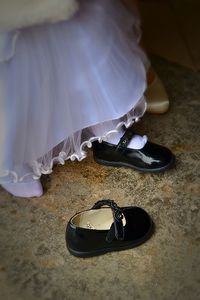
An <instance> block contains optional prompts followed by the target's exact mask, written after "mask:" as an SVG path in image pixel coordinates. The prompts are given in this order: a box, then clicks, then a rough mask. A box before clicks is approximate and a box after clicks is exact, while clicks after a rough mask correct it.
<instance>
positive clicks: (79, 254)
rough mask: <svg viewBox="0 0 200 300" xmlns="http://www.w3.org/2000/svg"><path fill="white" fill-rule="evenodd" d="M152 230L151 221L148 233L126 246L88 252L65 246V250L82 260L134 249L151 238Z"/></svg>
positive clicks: (153, 228)
mask: <svg viewBox="0 0 200 300" xmlns="http://www.w3.org/2000/svg"><path fill="white" fill-rule="evenodd" d="M154 230H155V225H154V223H153V221H151V227H150V229H149V231H148V232H147V233H146V234H145V236H143V237H142V238H141V239H138V240H136V241H134V242H132V243H130V244H129V245H126V246H121V247H113V248H102V249H98V250H94V251H88V252H81V251H76V250H73V249H70V248H69V247H68V246H67V249H68V251H69V252H70V254H72V255H74V256H76V257H82V258H87V257H93V256H99V255H103V254H106V253H109V252H116V251H123V250H129V249H133V248H136V247H138V246H140V245H142V244H144V243H145V242H146V241H148V240H149V239H150V238H151V236H152V235H153V233H154Z"/></svg>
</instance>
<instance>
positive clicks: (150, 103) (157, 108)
mask: <svg viewBox="0 0 200 300" xmlns="http://www.w3.org/2000/svg"><path fill="white" fill-rule="evenodd" d="M145 96H146V99H147V112H148V113H151V114H164V113H166V112H167V111H168V109H169V98H168V95H167V92H166V89H165V87H164V85H163V83H162V81H161V80H160V78H159V77H158V75H157V74H155V79H154V80H153V82H152V83H151V84H150V85H149V86H148V87H147V90H146V92H145Z"/></svg>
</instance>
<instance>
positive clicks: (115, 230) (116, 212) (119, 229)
mask: <svg viewBox="0 0 200 300" xmlns="http://www.w3.org/2000/svg"><path fill="white" fill-rule="evenodd" d="M102 206H109V207H110V208H111V210H112V214H113V223H112V225H111V227H110V230H109V232H108V234H107V236H106V241H107V242H112V241H113V240H114V238H116V239H117V240H123V239H124V226H123V222H122V219H123V213H122V209H121V208H120V207H119V206H118V205H117V204H116V203H115V202H114V201H113V200H100V201H97V202H96V203H95V204H94V206H93V207H92V209H99V208H101V207H102Z"/></svg>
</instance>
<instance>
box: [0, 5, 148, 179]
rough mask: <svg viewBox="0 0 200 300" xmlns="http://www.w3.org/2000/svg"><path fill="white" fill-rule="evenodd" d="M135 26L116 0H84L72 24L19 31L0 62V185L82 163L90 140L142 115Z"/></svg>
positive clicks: (141, 65)
mask: <svg viewBox="0 0 200 300" xmlns="http://www.w3.org/2000/svg"><path fill="white" fill-rule="evenodd" d="M138 28H139V19H138V16H137V14H135V16H133V15H131V14H129V12H128V11H127V10H126V8H124V7H123V6H122V5H121V3H120V1H119V0H101V1H99V0H82V1H80V11H79V12H78V13H77V14H76V15H75V16H74V17H73V18H72V19H71V20H69V21H65V22H60V23H57V24H55V25H43V26H38V27H31V28H27V29H23V30H21V31H20V33H19V34H18V38H17V41H16V43H15V52H14V53H13V56H12V57H11V58H10V59H9V60H7V61H4V62H2V63H1V64H0V110H1V112H0V117H1V121H0V123H1V124H0V125H1V134H0V183H3V182H11V181H22V180H29V179H30V178H39V177H40V176H41V174H42V173H43V174H46V173H50V172H51V171H52V166H53V164H54V163H55V162H59V163H64V161H65V160H67V159H78V160H82V159H83V158H84V157H85V156H86V152H85V151H86V148H87V147H90V146H91V142H92V141H94V140H95V139H99V140H101V139H102V138H103V137H104V138H105V137H106V136H108V135H109V134H111V133H112V132H115V131H116V130H117V129H118V128H119V127H120V126H122V125H126V126H127V127H128V126H130V124H132V123H133V122H134V121H135V120H138V118H140V117H141V116H142V115H143V113H144V111H145V101H144V99H143V93H144V91H145V88H146V68H145V66H146V65H147V59H146V56H145V54H144V53H143V51H142V50H141V49H140V48H139V46H138V39H139V34H140V32H139V30H138ZM133 29H135V30H133Z"/></svg>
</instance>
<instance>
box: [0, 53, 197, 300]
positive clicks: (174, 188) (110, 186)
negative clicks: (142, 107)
mask: <svg viewBox="0 0 200 300" xmlns="http://www.w3.org/2000/svg"><path fill="white" fill-rule="evenodd" d="M153 63H154V66H155V68H156V70H157V72H158V73H159V74H160V76H161V77H162V79H163V81H164V82H165V84H166V87H167V90H168V93H169V95H170V99H171V109H170V111H169V113H167V114H166V115H163V116H153V115H152V116H151V115H146V116H145V117H144V119H143V121H142V122H141V123H140V124H138V125H137V127H138V130H139V131H140V132H142V133H144V132H145V133H147V134H148V135H149V138H150V139H151V140H153V141H155V142H158V143H162V144H164V145H167V146H169V147H170V148H171V149H172V150H173V151H174V152H175V154H176V157H177V164H176V168H175V169H173V170H170V171H168V172H166V173H164V174H161V175H153V174H152V175H151V174H150V175H149V174H145V175H144V174H139V173H137V172H134V171H131V170H129V169H123V168H122V169H114V168H106V167H103V166H99V165H97V164H96V163H94V161H93V160H92V157H91V155H89V157H88V158H87V159H86V160H84V161H83V162H81V163H78V162H67V163H66V165H65V166H64V167H63V166H57V167H55V170H54V173H53V174H51V175H50V176H47V177H45V178H44V180H43V181H44V185H45V190H46V192H45V194H44V196H43V197H41V198H40V199H31V200H28V199H18V198H14V197H12V196H10V195H9V194H8V193H6V192H5V191H3V190H2V189H0V208H1V209H0V299H2V300H28V299H29V300H36V299H41V300H65V299H67V300H68V299H69V300H79V299H80V300H84V299H87V300H93V299H94V300H101V299H105V300H106V299H110V300H111V299H116V300H117V299H118V300H119V299H120V300H121V299H127V300H129V299H131V300H132V299H134V300H190V299H191V300H197V299H200V272H199V270H200V226H199V225H200V209H199V208H200V205H199V198H200V178H199V177H200V172H199V169H200V163H199V159H200V138H199V130H200V121H199V118H200V117H199V116H200V115H199V113H200V74H199V73H194V72H192V71H190V70H188V69H184V68H182V67H179V66H177V65H174V64H170V63H168V62H166V61H164V60H161V59H159V58H154V59H153ZM105 197H106V198H107V197H108V198H111V199H115V200H116V201H117V202H118V204H119V205H139V206H142V207H143V208H145V209H146V210H147V211H148V212H149V213H150V214H151V216H152V217H153V219H154V221H155V224H156V232H155V234H154V236H153V237H152V238H151V240H150V241H149V242H147V243H146V244H144V245H142V246H141V247H138V248H136V249H133V250H128V251H124V252H120V253H110V254H107V255H104V256H100V257H96V258H90V259H78V258H75V257H73V256H71V255H70V254H69V253H68V252H67V250H66V246H65V227H66V222H67V220H68V219H69V218H70V216H72V215H73V214H74V213H75V212H76V211H79V210H83V209H86V208H90V206H92V204H93V203H94V202H95V201H96V200H98V199H101V198H105Z"/></svg>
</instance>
